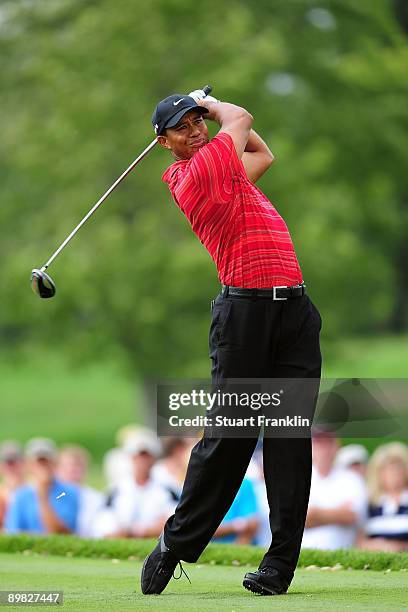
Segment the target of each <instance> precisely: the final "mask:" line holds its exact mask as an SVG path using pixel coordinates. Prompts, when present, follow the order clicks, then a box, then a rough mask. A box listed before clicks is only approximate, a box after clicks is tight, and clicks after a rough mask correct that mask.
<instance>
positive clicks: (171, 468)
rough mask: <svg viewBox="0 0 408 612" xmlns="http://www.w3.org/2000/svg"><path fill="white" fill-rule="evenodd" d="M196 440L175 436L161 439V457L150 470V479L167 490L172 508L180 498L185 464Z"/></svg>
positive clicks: (185, 468)
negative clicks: (171, 501) (172, 501)
mask: <svg viewBox="0 0 408 612" xmlns="http://www.w3.org/2000/svg"><path fill="white" fill-rule="evenodd" d="M196 442H197V440H196V438H178V437H175V436H172V437H170V436H169V437H166V438H163V439H162V447H163V456H162V459H160V460H159V461H157V462H156V463H155V465H154V466H153V469H152V477H153V480H155V481H156V482H157V483H159V484H160V485H162V487H163V488H164V489H167V490H168V491H169V493H170V495H171V497H172V499H173V500H174V502H175V504H174V508H175V507H176V505H177V502H178V501H179V499H180V497H181V491H182V490H183V484H184V479H185V477H186V471H187V464H188V460H189V457H190V453H191V449H192V447H193V446H194V444H196Z"/></svg>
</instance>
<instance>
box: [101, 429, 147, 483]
mask: <svg viewBox="0 0 408 612" xmlns="http://www.w3.org/2000/svg"><path fill="white" fill-rule="evenodd" d="M142 431H146V429H145V428H144V427H141V426H140V425H136V423H130V424H129V425H124V426H123V427H121V428H120V429H118V431H117V432H116V435H115V442H116V445H117V446H115V447H114V448H111V449H110V450H108V451H107V452H106V453H105V456H104V458H103V462H102V464H103V473H104V475H105V479H106V482H107V484H108V488H109V489H113V488H116V487H117V486H118V485H119V483H120V482H121V481H122V480H124V481H126V480H129V479H130V478H132V461H131V459H130V457H129V454H128V453H126V452H125V451H124V450H123V449H124V445H125V442H126V440H127V438H128V437H129V436H132V435H133V434H135V433H138V432H142Z"/></svg>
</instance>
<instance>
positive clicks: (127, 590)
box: [0, 553, 408, 612]
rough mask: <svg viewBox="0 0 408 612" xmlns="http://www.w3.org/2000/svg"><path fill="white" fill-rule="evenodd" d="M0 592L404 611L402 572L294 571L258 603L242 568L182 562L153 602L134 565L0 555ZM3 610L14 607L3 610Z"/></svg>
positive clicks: (218, 606)
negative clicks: (277, 592)
mask: <svg viewBox="0 0 408 612" xmlns="http://www.w3.org/2000/svg"><path fill="white" fill-rule="evenodd" d="M0 565H1V568H2V572H1V576H0V588H1V589H3V590H18V589H21V590H31V589H35V590H62V591H63V592H64V609H66V610H76V611H78V610H80V611H81V612H86V611H88V610H90V611H91V610H98V611H100V610H129V611H130V610H132V611H135V610H137V611H148V610H160V611H162V610H172V611H177V612H178V611H182V610H189V611H191V610H195V611H198V610H200V611H203V612H211V611H213V610H216V611H217V612H220V611H222V612H233V611H235V610H252V611H254V612H255V611H258V610H271V609H275V610H290V611H292V612H304V611H305V610H307V611H308V612H309V611H310V612H320V611H323V610H324V611H326V610H327V608H328V607H330V611H331V612H336V611H339V612H340V611H341V612H344V610H352V611H360V610H361V611H364V612H380V611H386V610H389V609H392V610H393V612H399V611H402V610H408V604H407V603H406V584H407V573H406V572H404V571H399V572H364V571H362V570H339V571H322V570H310V571H308V570H298V571H297V572H296V574H295V578H294V581H293V583H292V586H291V588H290V590H289V592H288V594H286V595H283V596H279V597H260V596H257V595H254V594H252V593H249V592H248V591H246V590H245V589H244V588H243V587H242V586H241V583H242V578H243V574H244V573H245V571H248V570H249V569H251V568H249V567H241V568H239V567H222V566H211V565H200V564H195V565H190V564H185V569H186V571H187V573H188V575H189V577H190V580H191V585H190V584H189V583H188V581H187V579H186V578H185V577H182V578H181V579H180V580H178V581H176V580H171V582H170V584H169V586H168V587H167V589H166V590H165V592H164V593H162V594H161V595H160V596H144V595H142V594H141V592H140V586H139V584H140V583H139V577H140V571H141V563H140V562H135V561H115V562H112V560H102V559H66V558H62V557H52V556H48V557H43V556H24V555H22V554H17V553H16V554H0ZM7 609H9V610H10V609H17V607H11V606H10V607H8V608H7Z"/></svg>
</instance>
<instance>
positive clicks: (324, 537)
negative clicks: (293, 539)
mask: <svg viewBox="0 0 408 612" xmlns="http://www.w3.org/2000/svg"><path fill="white" fill-rule="evenodd" d="M312 443H313V469H312V484H311V490H310V499H309V508H308V511H307V517H306V529H305V532H304V535H303V541H302V547H303V548H320V549H337V548H349V547H351V546H353V544H354V542H355V539H356V535H357V526H358V525H359V524H360V523H362V521H363V520H364V518H365V516H366V506H367V502H366V490H365V484H364V480H363V479H362V477H361V476H360V475H358V474H356V473H354V472H352V471H350V470H347V469H344V468H339V467H334V460H335V457H336V453H337V451H338V448H339V443H338V440H337V439H336V438H335V437H334V435H333V434H332V433H331V432H329V431H323V430H317V429H315V430H314V432H313V441H312Z"/></svg>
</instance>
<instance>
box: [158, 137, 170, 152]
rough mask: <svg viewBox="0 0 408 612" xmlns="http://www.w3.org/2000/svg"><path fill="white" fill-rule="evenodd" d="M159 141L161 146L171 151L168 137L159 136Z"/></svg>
mask: <svg viewBox="0 0 408 612" xmlns="http://www.w3.org/2000/svg"><path fill="white" fill-rule="evenodd" d="M157 140H158V142H159V145H161V146H162V147H164V148H165V149H171V146H170V145H169V141H168V140H167V136H158V137H157Z"/></svg>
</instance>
